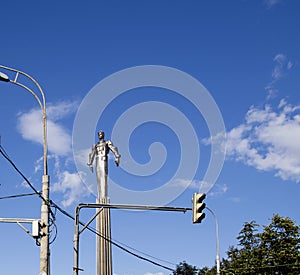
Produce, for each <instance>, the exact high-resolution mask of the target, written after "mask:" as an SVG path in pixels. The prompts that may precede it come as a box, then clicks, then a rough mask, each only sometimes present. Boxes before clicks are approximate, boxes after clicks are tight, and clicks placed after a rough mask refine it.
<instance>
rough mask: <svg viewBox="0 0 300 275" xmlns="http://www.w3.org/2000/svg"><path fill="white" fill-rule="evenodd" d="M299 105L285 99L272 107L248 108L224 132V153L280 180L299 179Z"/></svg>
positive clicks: (297, 180)
mask: <svg viewBox="0 0 300 275" xmlns="http://www.w3.org/2000/svg"><path fill="white" fill-rule="evenodd" d="M299 110H300V106H292V105H289V104H288V103H287V102H286V100H281V102H280V104H279V105H278V107H277V108H276V110H273V109H272V108H271V106H269V105H266V106H265V107H264V108H255V107H251V108H250V109H249V111H248V113H247V115H246V119H245V123H244V124H241V125H239V126H237V127H235V128H233V129H232V130H231V131H229V133H228V135H227V155H228V156H229V157H231V158H233V159H235V160H237V161H242V162H244V163H245V164H247V165H249V166H253V167H255V168H256V169H259V170H262V171H275V175H276V176H279V177H280V178H282V179H283V180H293V181H296V182H299V181H300V143H299V140H300V115H299Z"/></svg>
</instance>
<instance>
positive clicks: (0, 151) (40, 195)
mask: <svg viewBox="0 0 300 275" xmlns="http://www.w3.org/2000/svg"><path fill="white" fill-rule="evenodd" d="M0 154H1V155H2V156H3V157H4V158H5V159H6V160H7V161H8V162H9V163H10V164H11V165H12V167H13V168H14V169H15V170H16V171H17V172H18V174H19V175H20V176H21V177H22V178H23V179H24V180H25V182H26V183H27V184H28V185H29V187H30V188H31V189H32V190H33V191H34V192H35V194H36V195H38V196H39V197H40V198H41V199H42V200H43V201H44V202H45V203H46V205H47V206H48V208H49V211H50V214H51V215H52V217H53V218H54V219H55V217H54V214H53V212H52V210H51V208H50V205H49V202H48V201H47V200H45V198H44V197H43V196H42V194H41V193H40V192H39V191H38V190H37V189H36V188H35V187H34V186H33V185H32V184H31V183H30V181H29V180H28V179H27V178H26V176H25V175H24V174H23V173H22V172H21V171H20V170H19V168H18V167H17V166H16V165H15V163H14V162H13V161H12V160H11V159H10V157H9V156H8V154H7V153H6V152H5V150H4V148H3V147H2V145H1V144H0Z"/></svg>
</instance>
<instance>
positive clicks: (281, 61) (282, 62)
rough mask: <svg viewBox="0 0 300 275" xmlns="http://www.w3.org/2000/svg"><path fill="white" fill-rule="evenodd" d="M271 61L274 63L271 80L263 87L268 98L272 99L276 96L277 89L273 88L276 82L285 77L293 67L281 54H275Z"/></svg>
mask: <svg viewBox="0 0 300 275" xmlns="http://www.w3.org/2000/svg"><path fill="white" fill-rule="evenodd" d="M273 61H274V63H275V66H274V68H273V70H272V74H271V78H272V80H271V81H270V82H269V83H268V85H267V86H266V87H265V89H266V90H267V92H268V98H272V97H274V95H276V94H277V89H276V87H275V84H276V82H277V81H279V80H280V79H281V78H283V77H284V76H286V75H287V73H288V71H289V70H290V69H292V67H293V63H292V62H291V61H290V60H288V58H287V56H286V55H284V54H281V53H279V54H277V55H276V56H275V57H274V58H273Z"/></svg>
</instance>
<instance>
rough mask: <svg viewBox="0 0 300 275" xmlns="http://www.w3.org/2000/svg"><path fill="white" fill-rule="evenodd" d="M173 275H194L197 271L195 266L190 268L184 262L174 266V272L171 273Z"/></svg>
mask: <svg viewBox="0 0 300 275" xmlns="http://www.w3.org/2000/svg"><path fill="white" fill-rule="evenodd" d="M173 274H174V275H196V274H198V269H197V267H195V266H191V265H189V264H187V263H186V262H181V263H179V264H178V265H177V266H176V270H175V271H174V272H173Z"/></svg>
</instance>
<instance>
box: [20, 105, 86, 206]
mask: <svg viewBox="0 0 300 275" xmlns="http://www.w3.org/2000/svg"><path fill="white" fill-rule="evenodd" d="M77 105H78V104H77V102H59V103H58V104H49V105H48V106H47V126H48V127H47V128H48V129H47V132H48V135H47V136H48V140H47V144H48V149H49V153H48V164H49V165H50V164H51V165H52V167H51V176H52V177H53V178H52V181H53V182H54V183H53V185H52V186H51V191H53V192H61V193H63V200H62V202H61V203H62V205H63V206H64V207H67V206H70V205H71V204H72V203H73V202H76V201H78V200H80V198H82V197H84V196H86V195H88V194H90V190H89V188H88V187H87V186H86V185H85V184H83V182H82V180H81V178H82V177H84V174H83V173H81V174H78V173H73V172H70V171H68V170H67V169H68V165H67V163H68V160H69V159H70V157H71V153H72V151H71V143H72V140H71V134H70V131H69V130H68V128H67V127H65V126H64V124H63V123H64V120H65V119H67V118H68V116H70V115H72V114H74V113H75V111H76V108H77ZM42 129H43V127H42V112H41V110H40V109H32V110H30V111H28V112H22V113H20V114H19V115H18V130H19V132H20V133H21V135H22V137H23V138H24V139H26V140H29V141H32V142H36V143H39V144H41V145H43V130H42ZM83 154H85V155H86V152H83ZM42 163H43V157H41V158H40V159H38V160H37V161H36V163H35V167H34V169H35V172H37V171H40V170H41V169H42Z"/></svg>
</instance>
